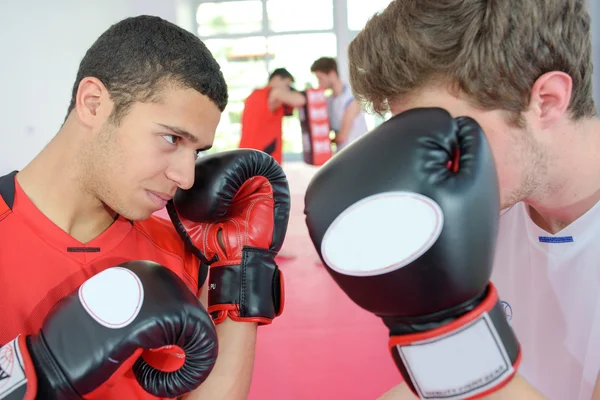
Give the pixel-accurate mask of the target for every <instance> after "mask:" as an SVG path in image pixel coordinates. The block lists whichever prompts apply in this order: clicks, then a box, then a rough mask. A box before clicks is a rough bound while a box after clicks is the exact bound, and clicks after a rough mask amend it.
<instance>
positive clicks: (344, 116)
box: [310, 57, 367, 151]
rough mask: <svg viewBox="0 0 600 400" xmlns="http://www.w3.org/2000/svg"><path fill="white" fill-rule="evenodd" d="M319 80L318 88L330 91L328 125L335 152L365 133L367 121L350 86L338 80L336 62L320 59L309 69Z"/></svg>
mask: <svg viewBox="0 0 600 400" xmlns="http://www.w3.org/2000/svg"><path fill="white" fill-rule="evenodd" d="M310 70H311V72H312V73H314V74H315V75H316V77H317V79H318V80H319V87H320V88H322V89H331V90H332V91H333V94H332V95H331V96H329V97H328V98H327V110H328V113H329V124H330V125H331V129H332V130H333V131H334V132H335V139H334V142H335V145H336V151H340V150H342V149H343V148H344V147H346V146H348V145H349V144H350V143H351V142H352V141H353V140H356V139H358V138H359V137H360V136H362V135H363V134H365V133H366V132H367V121H366V119H365V114H364V112H363V110H362V108H361V106H360V104H359V103H358V102H357V101H356V100H355V99H354V95H353V94H352V90H351V88H350V86H349V85H348V84H346V83H344V82H342V80H341V79H340V76H339V73H338V66H337V62H336V60H335V59H334V58H331V57H321V58H319V59H318V60H316V61H315V62H314V63H313V64H312V66H311V67H310Z"/></svg>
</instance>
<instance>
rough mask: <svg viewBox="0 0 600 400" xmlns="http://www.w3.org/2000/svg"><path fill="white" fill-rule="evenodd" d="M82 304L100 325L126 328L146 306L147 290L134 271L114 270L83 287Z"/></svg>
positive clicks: (81, 292)
mask: <svg viewBox="0 0 600 400" xmlns="http://www.w3.org/2000/svg"><path fill="white" fill-rule="evenodd" d="M79 300H80V301H81V304H82V305H83V308H84V309H85V310H86V311H87V312H88V313H89V314H90V316H91V317H92V318H94V319H95V320H96V322H98V323H99V324H100V325H103V326H105V327H107V328H113V329H117V328H123V327H125V326H127V325H129V324H130V323H131V322H133V320H134V319H135V317H137V315H138V313H139V312H140V309H141V308H142V303H143V302H144V287H143V286H142V282H141V281H140V278H138V276H137V275H136V274H134V273H133V272H132V271H130V270H128V269H126V268H121V267H114V268H109V269H107V270H104V271H102V272H100V273H99V274H97V275H95V276H93V277H92V278H90V279H88V280H87V281H86V282H85V283H84V284H83V285H81V287H80V288H79Z"/></svg>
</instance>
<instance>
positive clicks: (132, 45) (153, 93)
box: [67, 15, 228, 124]
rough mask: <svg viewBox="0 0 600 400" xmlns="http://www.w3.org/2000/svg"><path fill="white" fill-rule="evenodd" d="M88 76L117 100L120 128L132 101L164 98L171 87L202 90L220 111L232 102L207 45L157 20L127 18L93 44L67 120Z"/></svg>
mask: <svg viewBox="0 0 600 400" xmlns="http://www.w3.org/2000/svg"><path fill="white" fill-rule="evenodd" d="M85 77H95V78H98V79H99V80H100V81H101V82H102V83H103V84H104V85H105V86H106V88H107V90H108V93H109V95H110V97H111V99H112V100H113V102H114V109H113V111H112V114H111V120H112V121H113V122H115V123H117V124H118V123H119V122H120V120H121V118H122V117H123V116H124V115H126V114H127V112H128V110H129V108H130V107H131V105H132V104H133V103H135V102H152V101H157V100H159V99H160V93H161V89H162V86H163V85H165V84H167V83H168V84H175V85H180V86H181V87H183V88H191V89H194V90H197V91H198V92H200V93H201V94H203V95H205V96H207V97H208V98H209V99H211V100H212V101H213V102H214V103H215V104H216V106H217V107H218V108H219V110H221V111H223V110H224V109H225V106H226V105H227V100H228V94H227V84H226V83H225V79H224V77H223V73H222V72H221V67H220V66H219V64H218V63H217V61H216V60H215V59H214V57H213V55H212V54H211V52H210V51H209V50H208V48H207V47H206V45H205V44H204V43H203V42H202V41H201V40H200V39H199V38H198V37H196V36H194V35H193V34H192V33H190V32H188V31H186V30H185V29H182V28H180V27H178V26H177V25H175V24H173V23H171V22H168V21H166V20H164V19H162V18H159V17H155V16H147V15H142V16H137V17H131V18H127V19H124V20H122V21H120V22H118V23H116V24H114V25H112V26H111V27H110V28H109V29H108V30H107V31H105V32H104V33H103V34H102V35H101V36H100V37H99V38H98V39H97V40H96V42H94V44H93V45H92V46H91V47H90V48H89V50H88V51H87V52H86V54H85V56H84V57H83V60H82V61H81V63H80V65H79V71H78V72H77V78H76V79H75V84H74V85H73V91H72V95H71V103H70V105H69V109H68V112H67V116H68V115H69V114H70V113H71V111H72V110H73V109H74V108H75V99H76V96H77V90H78V87H79V84H80V82H81V80H82V79H84V78H85Z"/></svg>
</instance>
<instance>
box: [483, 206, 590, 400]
mask: <svg viewBox="0 0 600 400" xmlns="http://www.w3.org/2000/svg"><path fill="white" fill-rule="evenodd" d="M492 282H493V283H494V284H495V285H496V287H497V288H498V293H499V296H500V300H501V301H502V302H503V306H504V310H505V312H506V314H507V318H508V320H509V323H510V324H511V326H512V327H513V329H514V330H515V332H516V335H517V338H518V340H519V342H520V343H521V349H522V362H521V367H520V368H519V373H520V374H521V375H523V377H524V378H525V379H526V380H527V381H528V382H529V383H530V384H531V385H533V386H534V387H535V388H537V389H538V390H539V391H540V392H542V394H543V395H544V396H546V397H547V398H549V399H551V400H591V397H592V391H593V388H594V384H595V381H596V377H597V375H598V372H600V203H597V204H596V205H595V206H594V207H593V208H592V209H591V210H589V211H588V212H587V213H586V214H584V215H583V216H582V217H580V218H579V219H578V220H576V221H575V222H573V223H572V224H571V225H569V226H568V227H566V228H565V229H563V230H562V231H561V232H559V233H558V234H556V235H551V234H549V233H547V232H545V231H544V230H542V229H541V228H539V227H538V226H537V225H535V224H534V223H533V221H532V220H531V218H530V217H529V212H528V209H527V207H526V205H525V204H524V203H518V204H516V205H515V206H513V207H512V208H510V209H508V210H507V211H506V212H505V213H504V214H503V215H502V216H501V217H500V230H499V238H498V243H497V248H496V258H495V264H494V271H493V274H492Z"/></svg>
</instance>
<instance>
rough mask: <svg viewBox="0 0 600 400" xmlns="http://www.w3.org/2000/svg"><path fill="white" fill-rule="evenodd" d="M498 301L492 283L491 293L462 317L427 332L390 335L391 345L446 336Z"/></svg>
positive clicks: (477, 316) (402, 344)
mask: <svg viewBox="0 0 600 400" xmlns="http://www.w3.org/2000/svg"><path fill="white" fill-rule="evenodd" d="M497 302H498V292H497V291H496V287H495V286H494V285H493V284H492V283H490V284H489V293H488V295H487V296H486V297H485V299H484V300H483V301H482V302H481V304H479V305H478V306H477V307H476V308H475V309H474V310H472V311H469V312H468V313H466V314H465V315H463V316H462V317H460V318H458V319H456V320H454V321H452V322H450V323H449V324H446V325H443V326H440V327H439V328H436V329H432V330H430V331H426V332H419V333H412V334H409V335H401V336H392V337H390V341H389V347H390V349H391V348H393V347H395V346H397V345H399V346H406V345H410V344H412V343H414V342H420V341H422V340H427V339H432V338H436V337H440V336H444V335H445V334H447V333H450V332H454V331H456V330H458V329H459V328H460V327H462V326H464V325H467V324H468V323H470V322H473V321H475V320H476V319H477V318H479V317H480V316H481V315H482V314H484V313H486V312H488V311H490V310H491V309H492V308H494V306H495V305H496V303H497Z"/></svg>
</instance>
